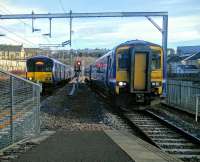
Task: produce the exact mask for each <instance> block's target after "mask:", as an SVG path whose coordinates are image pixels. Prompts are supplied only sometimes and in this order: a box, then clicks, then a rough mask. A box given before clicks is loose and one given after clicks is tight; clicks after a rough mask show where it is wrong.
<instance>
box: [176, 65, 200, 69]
mask: <svg viewBox="0 0 200 162" xmlns="http://www.w3.org/2000/svg"><path fill="white" fill-rule="evenodd" d="M178 67H180V68H181V69H198V68H197V67H196V66H195V65H178Z"/></svg>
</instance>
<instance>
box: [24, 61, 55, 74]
mask: <svg viewBox="0 0 200 162" xmlns="http://www.w3.org/2000/svg"><path fill="white" fill-rule="evenodd" d="M38 62H39V63H38ZM42 63H43V64H42ZM27 70H28V72H51V71H52V62H45V61H44V62H43V61H39V60H34V61H33V60H30V61H28V62H27Z"/></svg>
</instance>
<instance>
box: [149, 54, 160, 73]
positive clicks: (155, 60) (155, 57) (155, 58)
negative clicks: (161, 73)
mask: <svg viewBox="0 0 200 162" xmlns="http://www.w3.org/2000/svg"><path fill="white" fill-rule="evenodd" d="M160 68H161V54H160V51H152V64H151V69H152V70H156V69H160Z"/></svg>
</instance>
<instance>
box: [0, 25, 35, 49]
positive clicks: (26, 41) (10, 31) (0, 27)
mask: <svg viewBox="0 0 200 162" xmlns="http://www.w3.org/2000/svg"><path fill="white" fill-rule="evenodd" d="M0 28H1V29H3V30H5V31H7V32H9V33H12V34H14V35H15V36H17V37H18V38H20V39H22V40H24V41H26V42H28V43H29V44H32V45H36V44H35V43H33V42H31V41H29V40H27V39H26V38H24V37H22V36H20V35H18V34H17V33H15V32H13V31H11V30H9V29H7V28H5V27H3V26H1V25H0Z"/></svg>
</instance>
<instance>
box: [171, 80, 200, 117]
mask: <svg viewBox="0 0 200 162" xmlns="http://www.w3.org/2000/svg"><path fill="white" fill-rule="evenodd" d="M199 99H200V83H195V82H192V81H181V80H172V79H169V80H168V81H167V104H168V105H171V106H175V107H177V108H179V109H181V110H184V111H187V112H189V113H192V114H197V115H198V113H199V114H200V108H199Z"/></svg>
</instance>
